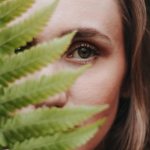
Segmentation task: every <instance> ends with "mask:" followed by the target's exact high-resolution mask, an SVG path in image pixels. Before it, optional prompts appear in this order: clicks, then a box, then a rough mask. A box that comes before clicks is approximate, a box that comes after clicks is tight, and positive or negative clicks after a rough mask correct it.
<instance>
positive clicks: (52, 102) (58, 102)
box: [35, 92, 67, 108]
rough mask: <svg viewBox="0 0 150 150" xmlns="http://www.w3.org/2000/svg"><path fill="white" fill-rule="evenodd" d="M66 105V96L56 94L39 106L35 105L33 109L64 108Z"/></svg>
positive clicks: (64, 94)
mask: <svg viewBox="0 0 150 150" xmlns="http://www.w3.org/2000/svg"><path fill="white" fill-rule="evenodd" d="M66 104H67V96H66V93H65V92H63V93H60V94H57V95H55V96H53V97H49V98H48V99H47V100H46V101H44V102H42V103H40V104H37V105H36V106H35V107H36V108H39V107H44V106H46V107H53V106H55V107H64V106H65V105H66Z"/></svg>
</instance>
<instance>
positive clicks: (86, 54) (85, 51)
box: [78, 47, 91, 58]
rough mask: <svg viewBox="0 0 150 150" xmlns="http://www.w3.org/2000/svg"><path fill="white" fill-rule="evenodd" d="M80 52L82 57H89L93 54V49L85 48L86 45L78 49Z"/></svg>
mask: <svg viewBox="0 0 150 150" xmlns="http://www.w3.org/2000/svg"><path fill="white" fill-rule="evenodd" d="M78 54H79V56H80V57H81V58H88V57H90V56H91V49H89V48H85V47H81V48H80V49H79V50H78Z"/></svg>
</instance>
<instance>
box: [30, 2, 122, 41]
mask: <svg viewBox="0 0 150 150" xmlns="http://www.w3.org/2000/svg"><path fill="white" fill-rule="evenodd" d="M52 2H53V0H42V1H41V0H36V1H35V5H34V7H33V8H32V9H31V10H30V11H29V12H28V15H29V14H30V13H32V12H33V11H34V10H36V9H38V8H41V7H42V6H44V5H48V4H50V3H52ZM77 28H93V29H96V30H97V31H100V32H103V33H104V34H106V35H107V36H109V37H110V39H111V40H112V43H113V42H117V41H118V39H119V42H120V39H122V38H123V37H122V21H121V14H120V11H119V5H118V3H117V1H116V0H59V4H58V7H57V9H56V10H55V12H54V14H53V17H52V18H51V20H50V21H49V23H48V26H47V27H46V29H45V31H44V32H43V33H41V35H40V37H41V39H43V40H45V39H50V38H53V37H55V36H58V35H60V34H61V32H64V31H66V30H73V29H77Z"/></svg>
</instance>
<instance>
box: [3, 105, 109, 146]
mask: <svg viewBox="0 0 150 150" xmlns="http://www.w3.org/2000/svg"><path fill="white" fill-rule="evenodd" d="M106 108H107V105H102V106H99V107H88V106H82V107H78V108H73V107H72V108H64V109H59V108H52V109H48V108H42V109H39V110H35V111H33V112H29V113H25V114H20V115H17V116H15V117H14V118H13V119H8V121H7V122H6V123H5V125H4V126H2V130H1V134H3V135H4V136H3V137H5V139H6V141H7V143H8V144H7V145H12V144H13V143H15V142H17V141H18V142H19V141H20V142H22V141H24V140H26V139H29V138H32V137H39V136H46V135H54V134H56V133H61V132H65V131H68V130H72V129H73V128H75V127H76V126H77V125H80V124H81V123H82V122H83V121H84V120H87V118H90V117H92V116H93V115H95V114H97V113H100V112H102V111H104V110H105V109H106ZM11 137H13V138H11ZM3 139H4V138H3Z"/></svg>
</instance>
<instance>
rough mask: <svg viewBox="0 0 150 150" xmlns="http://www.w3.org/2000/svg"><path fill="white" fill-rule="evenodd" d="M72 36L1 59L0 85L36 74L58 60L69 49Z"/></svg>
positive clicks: (72, 34)
mask: <svg viewBox="0 0 150 150" xmlns="http://www.w3.org/2000/svg"><path fill="white" fill-rule="evenodd" d="M74 34H75V33H74V32H73V33H71V34H68V35H66V36H64V37H62V38H58V39H55V40H53V41H52V42H46V43H43V44H40V45H38V46H35V47H33V48H31V49H30V50H27V51H24V52H22V53H19V54H18V55H13V56H12V57H6V58H4V59H3V58H2V59H1V63H0V83H1V84H2V85H7V84H8V83H9V82H12V81H14V80H16V79H19V78H20V77H23V76H25V75H27V74H29V73H33V72H36V71H37V70H39V69H41V68H42V67H44V66H46V65H48V64H49V63H52V62H53V61H55V60H56V59H58V58H60V55H62V54H63V53H64V52H65V51H66V50H67V48H68V47H69V45H70V43H71V40H72V38H73V36H74Z"/></svg>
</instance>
